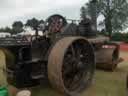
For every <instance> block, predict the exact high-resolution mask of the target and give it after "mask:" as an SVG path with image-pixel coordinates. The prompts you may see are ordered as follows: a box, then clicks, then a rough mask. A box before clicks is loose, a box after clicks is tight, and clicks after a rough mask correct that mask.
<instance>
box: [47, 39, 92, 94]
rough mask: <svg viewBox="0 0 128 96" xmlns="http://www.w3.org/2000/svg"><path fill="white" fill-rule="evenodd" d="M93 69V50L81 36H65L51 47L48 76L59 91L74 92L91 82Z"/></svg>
mask: <svg viewBox="0 0 128 96" xmlns="http://www.w3.org/2000/svg"><path fill="white" fill-rule="evenodd" d="M94 70H95V58H94V51H93V48H92V46H91V45H90V43H89V42H88V41H87V40H85V39H84V38H82V37H65V38H63V39H61V40H59V41H58V42H57V43H56V44H55V45H54V47H53V48H52V50H51V52H50V54H49V58H48V78H49V81H50V83H51V84H52V85H53V86H54V87H55V88H57V89H58V90H59V91H60V92H62V93H66V94H70V95H71V94H74V92H79V91H82V89H84V88H87V87H88V85H89V84H90V83H91V81H92V78H93V75H94Z"/></svg>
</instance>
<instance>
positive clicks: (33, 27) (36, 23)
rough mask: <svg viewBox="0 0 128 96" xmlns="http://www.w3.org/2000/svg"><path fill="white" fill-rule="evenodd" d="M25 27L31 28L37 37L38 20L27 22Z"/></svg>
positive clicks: (33, 19)
mask: <svg viewBox="0 0 128 96" xmlns="http://www.w3.org/2000/svg"><path fill="white" fill-rule="evenodd" d="M25 26H29V27H31V28H32V29H33V30H35V31H36V36H37V35H38V27H39V20H38V19H36V18H32V19H29V20H27V22H26V24H25Z"/></svg>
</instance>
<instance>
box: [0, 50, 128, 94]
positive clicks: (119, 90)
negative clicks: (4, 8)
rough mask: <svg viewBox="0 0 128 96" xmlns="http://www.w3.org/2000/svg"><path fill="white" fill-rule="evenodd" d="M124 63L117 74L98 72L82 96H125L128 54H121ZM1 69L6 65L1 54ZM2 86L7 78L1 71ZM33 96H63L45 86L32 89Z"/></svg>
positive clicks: (117, 70) (120, 65)
mask: <svg viewBox="0 0 128 96" xmlns="http://www.w3.org/2000/svg"><path fill="white" fill-rule="evenodd" d="M121 57H122V58H124V61H123V62H121V63H120V64H119V66H118V68H117V69H116V70H115V72H105V71H101V70H96V74H95V78H94V82H93V84H92V86H91V87H90V88H89V89H88V90H86V91H84V92H83V93H82V94H81V96H125V95H126V94H125V93H126V92H125V91H126V89H125V85H126V73H127V70H128V52H121ZM0 58H2V59H0V68H1V67H2V66H3V64H4V63H5V62H4V60H3V58H4V57H3V56H2V53H1V52H0ZM0 84H3V85H7V83H6V81H5V77H4V75H3V73H2V71H1V70H0ZM31 90H32V95H33V96H62V95H61V94H59V93H58V92H56V91H55V90H53V89H52V88H51V87H46V86H44V87H43V85H41V86H38V87H35V88H32V89H31Z"/></svg>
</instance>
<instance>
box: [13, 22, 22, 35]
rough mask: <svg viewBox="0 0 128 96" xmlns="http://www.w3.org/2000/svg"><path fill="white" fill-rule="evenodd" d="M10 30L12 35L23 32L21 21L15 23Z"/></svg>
mask: <svg viewBox="0 0 128 96" xmlns="http://www.w3.org/2000/svg"><path fill="white" fill-rule="evenodd" d="M12 29H13V32H14V33H18V32H22V31H23V23H22V22H21V21H15V22H14V23H13V24H12Z"/></svg>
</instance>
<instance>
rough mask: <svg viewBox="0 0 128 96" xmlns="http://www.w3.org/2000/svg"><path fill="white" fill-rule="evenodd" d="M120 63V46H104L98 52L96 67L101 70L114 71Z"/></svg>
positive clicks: (110, 44)
mask: <svg viewBox="0 0 128 96" xmlns="http://www.w3.org/2000/svg"><path fill="white" fill-rule="evenodd" d="M118 62H119V45H118V44H115V43H108V44H103V45H102V46H101V49H99V50H97V51H96V63H97V64H96V66H97V68H100V69H105V70H108V71H114V70H115V69H116V68H117V66H118Z"/></svg>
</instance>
